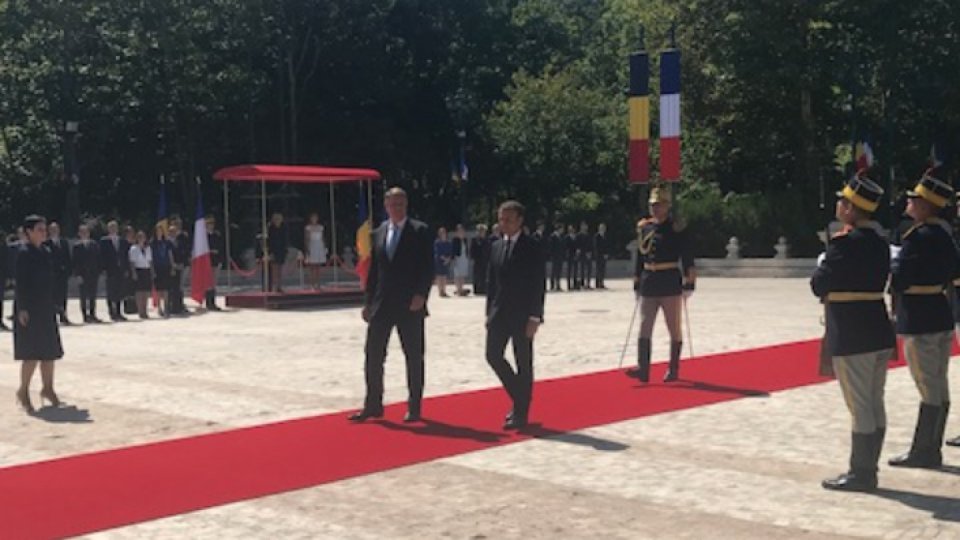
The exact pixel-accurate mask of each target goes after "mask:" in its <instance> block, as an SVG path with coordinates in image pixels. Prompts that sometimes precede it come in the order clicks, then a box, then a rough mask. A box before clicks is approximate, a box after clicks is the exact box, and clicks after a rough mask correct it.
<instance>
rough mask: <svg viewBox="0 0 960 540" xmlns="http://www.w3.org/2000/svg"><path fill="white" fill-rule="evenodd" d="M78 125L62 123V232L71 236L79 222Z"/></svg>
mask: <svg viewBox="0 0 960 540" xmlns="http://www.w3.org/2000/svg"><path fill="white" fill-rule="evenodd" d="M79 135H80V123H79V122H77V121H75V120H67V121H66V122H64V123H63V181H64V184H65V186H64V187H65V189H66V201H65V205H64V212H63V232H64V234H65V235H70V236H73V235H75V234H76V232H77V227H78V225H79V222H80V193H79V192H80V189H79V184H80V176H79V175H78V174H77V173H78V171H77V137H78V136H79Z"/></svg>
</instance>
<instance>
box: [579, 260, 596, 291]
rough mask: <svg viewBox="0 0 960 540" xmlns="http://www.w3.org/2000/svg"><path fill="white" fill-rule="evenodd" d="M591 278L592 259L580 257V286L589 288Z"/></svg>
mask: <svg viewBox="0 0 960 540" xmlns="http://www.w3.org/2000/svg"><path fill="white" fill-rule="evenodd" d="M591 277H593V259H591V258H590V257H589V256H587V255H581V256H580V286H581V287H589V286H590V278H591Z"/></svg>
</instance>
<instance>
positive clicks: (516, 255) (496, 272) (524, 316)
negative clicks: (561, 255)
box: [487, 233, 544, 330]
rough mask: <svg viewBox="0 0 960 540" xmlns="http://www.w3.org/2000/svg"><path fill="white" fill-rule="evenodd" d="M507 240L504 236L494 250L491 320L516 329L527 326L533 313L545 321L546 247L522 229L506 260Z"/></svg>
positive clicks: (489, 297) (489, 292)
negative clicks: (505, 248)
mask: <svg viewBox="0 0 960 540" xmlns="http://www.w3.org/2000/svg"><path fill="white" fill-rule="evenodd" d="M504 244H505V241H504V240H503V239H502V238H500V239H498V240H497V241H496V242H494V243H493V247H492V248H491V250H490V268H489V270H488V272H487V324H493V323H495V322H499V323H503V324H505V325H506V326H507V327H509V328H512V329H515V330H516V329H519V328H523V327H524V326H525V325H526V324H527V321H528V320H530V318H531V317H536V318H538V319H540V320H541V321H543V298H544V282H543V280H544V261H543V250H542V249H541V248H540V245H539V244H538V243H537V241H536V240H534V239H533V238H531V237H530V236H528V235H526V234H523V233H521V234H520V236H519V237H517V244H516V245H515V246H513V249H512V253H511V254H510V256H509V258H507V259H506V260H504V256H505V254H504V252H503V251H504Z"/></svg>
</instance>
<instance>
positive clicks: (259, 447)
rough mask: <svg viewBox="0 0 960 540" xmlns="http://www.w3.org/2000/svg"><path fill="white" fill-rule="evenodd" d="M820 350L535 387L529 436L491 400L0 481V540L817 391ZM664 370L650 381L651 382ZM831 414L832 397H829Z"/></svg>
mask: <svg viewBox="0 0 960 540" xmlns="http://www.w3.org/2000/svg"><path fill="white" fill-rule="evenodd" d="M818 349H819V341H804V342H798V343H789V344H784V345H778V346H774V347H766V348H761V349H754V350H748V351H741V352H735V353H726V354H718V355H712V356H705V357H701V358H696V359H693V360H687V361H685V362H684V366H683V375H684V379H685V381H681V382H678V383H674V384H671V385H663V384H659V383H655V384H650V385H648V386H642V385H640V384H639V383H638V382H637V381H635V380H633V379H630V378H627V377H625V376H624V375H623V373H622V371H619V370H614V371H605V372H600V373H591V374H586V375H578V376H573V377H565V378H562V379H555V380H547V381H542V382H538V383H537V385H536V390H535V397H534V406H533V411H532V413H531V421H533V422H535V423H536V424H537V425H535V426H534V427H533V429H532V430H531V432H530V433H527V434H522V435H518V434H510V433H505V432H503V431H501V430H500V424H501V423H502V421H503V415H504V413H505V411H506V410H507V409H508V401H507V399H506V397H505V395H504V393H503V391H502V390H500V389H499V388H497V389H489V390H480V391H476V392H467V393H462V394H453V395H446V396H439V397H435V398H430V399H428V400H426V401H425V403H424V415H425V417H427V418H429V419H430V421H429V422H428V423H426V424H424V425H420V424H414V425H412V426H411V425H406V424H403V423H401V422H400V419H401V418H402V416H403V414H404V412H405V406H404V405H403V404H399V405H393V406H390V407H388V408H387V412H386V418H385V419H384V420H383V421H380V422H371V423H367V424H361V425H352V424H350V423H348V422H347V420H346V418H345V414H344V413H335V414H328V415H324V416H318V417H313V418H305V419H300V420H292V421H287V422H280V423H276V424H268V425H263V426H258V427H253V428H246V429H237V430H232V431H226V432H222V433H213V434H210V435H202V436H197V437H190V438H186V439H178V440H171V441H165V442H159V443H153V444H146V445H141V446H133V447H128V448H120V449H115V450H109V451H104V452H97V453H92V454H83V455H77V456H71V457H66V458H61V459H55V460H51V461H44V462H39V463H31V464H27V465H21V466H15V467H8V468H2V469H0V537H3V538H38V537H39V538H45V537H62V536H72V535H79V534H83V533H89V532H93V531H98V530H103V529H109V528H113V527H118V526H121V525H127V524H131V523H136V522H140V521H146V520H151V519H156V518H160V517H164V516H171V515H175V514H180V513H184V512H190V511H193V510H199V509H201V508H207V507H211V506H216V505H222V504H227V503H231V502H236V501H241V500H245V499H252V498H256V497H262V496H264V495H270V494H273V493H280V492H284V491H290V490H295V489H300V488H305V487H310V486H316V485H318V484H323V483H326V482H333V481H336V480H341V479H344V478H349V477H354V476H359V475H363V474H369V473H373V472H377V471H384V470H388V469H393V468H397V467H403V466H406V465H411V464H414V463H420V462H424V461H430V460H434V459H437V458H442V457H446V456H453V455H457V454H463V453H466V452H471V451H474V450H480V449H484V448H490V447H493V446H499V445H503V444H510V443H514V442H518V441H522V440H525V439H528V438H530V437H533V436H549V435H550V434H556V433H559V432H566V431H572V430H578V429H583V428H587V427H590V426H597V425H602V424H609V423H613V422H618V421H623V420H628V419H632V418H638V417H642V416H648V415H652V414H657V413H662V412H667V411H675V410H679V409H687V408H691V407H696V406H700V405H706V404H710V403H717V402H722V401H728V400H733V399H738V398H741V397H745V396H754V395H760V396H762V395H765V394H767V393H770V392H776V391H778V390H785V389H789V388H795V387H798V386H803V385H808V384H813V383H817V382H822V381H823V379H822V378H820V377H818V376H817V375H816V372H817V369H816V365H817V357H818ZM663 371H664V365H663V364H658V365H655V366H654V368H653V373H652V377H653V379H652V380H656V381H659V380H660V378H661V377H662V376H663ZM838 403H839V396H838Z"/></svg>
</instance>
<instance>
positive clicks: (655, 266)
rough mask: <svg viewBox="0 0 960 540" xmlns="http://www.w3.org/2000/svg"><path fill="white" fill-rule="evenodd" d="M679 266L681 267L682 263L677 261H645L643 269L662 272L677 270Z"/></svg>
mask: <svg viewBox="0 0 960 540" xmlns="http://www.w3.org/2000/svg"><path fill="white" fill-rule="evenodd" d="M678 268H680V263H675V262H665V263H643V269H644V270H646V271H648V272H662V271H664V270H676V269H678Z"/></svg>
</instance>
